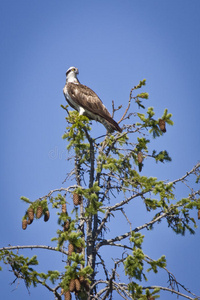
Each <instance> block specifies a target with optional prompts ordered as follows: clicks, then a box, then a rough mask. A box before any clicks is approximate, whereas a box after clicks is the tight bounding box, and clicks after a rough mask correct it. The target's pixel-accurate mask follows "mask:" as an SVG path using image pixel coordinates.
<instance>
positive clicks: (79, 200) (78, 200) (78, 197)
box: [73, 193, 83, 205]
mask: <svg viewBox="0 0 200 300" xmlns="http://www.w3.org/2000/svg"><path fill="white" fill-rule="evenodd" d="M82 201H83V197H82V196H81V195H79V194H77V193H74V194H73V202H74V205H80V204H81V203H82Z"/></svg>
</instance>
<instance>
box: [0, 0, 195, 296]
mask: <svg viewBox="0 0 200 300" xmlns="http://www.w3.org/2000/svg"><path fill="white" fill-rule="evenodd" d="M199 14H200V1H199V0H192V1H189V0H177V1H172V0H168V1H160V0H151V1H149V0H140V1H135V0H129V1H128V0H123V1H122V0H120V1H119V0H115V1H105V0H101V1H80V0H77V1H67V0H65V1H64V0H59V1H52V0H50V1H49V0H48V1H47V0H43V1H27V0H23V1H22V0H18V1H16V0H9V1H1V3H0V37H1V38H0V45H1V46H0V61H1V68H0V82H1V118H0V122H1V124H0V128H1V148H0V154H1V155H0V158H1V189H0V191H1V203H2V208H1V211H0V216H1V217H0V228H1V242H0V244H1V246H6V245H8V244H11V245H16V244H17V245H20V244H47V245H49V244H50V238H51V237H52V236H54V232H55V224H56V216H55V215H54V214H53V213H52V216H51V220H50V221H49V222H47V223H45V224H44V223H43V222H42V221H41V222H39V221H38V222H34V223H33V224H32V226H30V227H29V228H28V230H26V231H22V230H21V218H22V216H23V214H24V212H25V210H26V208H27V206H26V205H25V204H24V203H22V202H21V201H20V196H21V195H24V196H27V197H29V198H30V199H31V200H35V199H37V198H38V197H40V196H43V195H45V194H47V193H48V191H49V190H51V189H53V188H57V187H61V186H62V181H63V180H64V179H65V176H66V173H67V172H68V171H69V169H70V165H69V163H68V162H67V160H66V156H67V152H66V150H65V149H66V142H65V141H63V140H62V139H61V136H62V134H63V133H64V130H65V125H66V124H65V112H64V111H63V110H62V109H61V108H60V104H65V99H64V96H63V93H62V88H63V86H64V84H65V72H66V70H67V69H68V68H69V67H70V66H72V65H74V66H76V67H78V68H79V72H80V74H79V79H80V81H81V83H83V84H86V85H88V86H90V87H91V88H93V90H94V91H96V93H97V94H98V95H99V96H100V97H101V99H102V100H103V102H104V103H105V104H106V106H107V108H108V109H109V110H110V111H111V101H112V100H115V103H116V106H117V105H120V104H121V103H123V104H125V103H126V102H127V101H128V97H129V92H130V89H131V88H132V87H133V86H134V85H136V84H137V83H138V82H139V80H142V79H143V78H146V80H147V85H146V88H145V90H146V91H147V92H149V94H150V100H149V106H154V107H155V111H156V112H157V116H158V117H159V116H160V115H161V114H162V112H163V110H164V108H166V107H167V108H168V109H169V111H170V112H171V113H172V114H173V121H174V123H175V125H174V126H173V127H167V133H166V134H165V135H164V136H163V137H162V138H161V139H159V140H158V142H157V141H155V146H156V147H158V149H161V150H162V149H166V150H168V151H169V153H170V154H171V156H172V159H173V160H172V163H169V164H166V165H162V166H160V165H159V166H157V165H156V166H153V167H152V165H151V167H149V166H148V165H147V166H146V167H144V170H143V174H144V175H152V176H157V177H159V178H161V179H169V180H172V179H175V178H178V177H180V176H182V175H183V174H185V172H186V171H188V170H190V169H191V168H192V167H193V165H194V164H196V163H197V161H198V160H199V152H200V151H199V148H200V142H199V112H200V105H199V69H200V56H199V53H200V37H199V32H200V21H199ZM119 118H120V113H119V114H116V120H118V119H119ZM93 123H94V122H93ZM94 129H95V130H96V131H97V132H98V134H99V133H101V132H102V134H103V133H105V129H104V127H103V126H102V125H100V124H94ZM183 194H184V193H182V194H181V191H180V194H179V196H183ZM194 216H196V213H195V214H194ZM135 225H142V224H140V223H138V224H135ZM199 236H200V230H199V229H198V230H197V234H196V235H195V236H190V235H189V234H187V235H186V237H185V238H183V237H180V236H176V235H175V234H174V233H171V232H168V229H167V228H166V226H165V225H164V224H163V225H162V224H161V225H160V227H159V228H158V229H156V230H155V231H154V232H153V234H152V236H149V238H147V242H146V244H145V252H146V253H147V254H149V255H151V256H152V258H155V259H157V258H158V257H160V256H161V255H162V254H166V255H167V259H168V269H170V270H171V271H172V272H173V273H174V274H175V276H176V278H177V280H178V281H180V282H182V283H183V284H185V286H186V287H188V288H189V289H191V290H192V291H194V292H195V293H196V294H198V295H200V288H199V276H200V271H199V270H200V267H199V266H200V258H199ZM20 253H22V252H20ZM23 253H24V255H33V254H35V253H36V254H38V252H35V251H24V252H23ZM39 255H40V257H41V258H44V259H45V264H46V265H48V264H50V263H51V266H49V268H51V267H52V268H55V269H56V268H57V264H56V261H54V259H52V260H51V261H49V258H48V257H47V256H46V255H44V253H41V254H39ZM41 270H42V269H41ZM158 277H159V276H158ZM12 278H13V277H12V276H11V274H10V273H9V272H8V270H7V269H6V267H4V272H2V273H0V282H1V298H2V299H7V300H10V299H13V297H14V298H16V299H21V300H24V299H27V297H28V298H29V299H36V298H38V297H40V298H41V297H42V299H44V300H45V299H49V296H50V295H49V292H48V291H45V289H44V288H43V289H42V288H39V289H33V288H32V289H31V294H30V296H28V294H27V291H26V289H25V287H24V284H23V283H21V284H20V285H17V284H16V283H15V285H12V286H10V285H9V283H10V282H11V281H12ZM154 279H155V280H156V277H155V278H154V277H152V282H151V284H156V281H154ZM165 280H167V278H165ZM159 284H160V282H159ZM14 288H16V290H15V291H14V292H12V290H13V289H14ZM41 293H42V296H41ZM169 298H170V299H176V298H175V296H172V295H162V300H167V299H169ZM52 299H53V297H52Z"/></svg>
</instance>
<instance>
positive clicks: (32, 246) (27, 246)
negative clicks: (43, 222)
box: [0, 245, 68, 255]
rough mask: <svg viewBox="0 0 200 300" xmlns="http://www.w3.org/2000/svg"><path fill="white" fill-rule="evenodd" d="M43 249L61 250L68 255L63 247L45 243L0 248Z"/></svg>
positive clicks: (0, 249)
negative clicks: (59, 247)
mask: <svg viewBox="0 0 200 300" xmlns="http://www.w3.org/2000/svg"><path fill="white" fill-rule="evenodd" d="M37 248H39V249H45V250H52V251H57V252H61V253H63V254H65V255H68V251H65V250H63V249H58V248H56V247H51V246H45V245H23V246H8V247H2V248H0V251H2V250H15V249H18V250H19V249H37Z"/></svg>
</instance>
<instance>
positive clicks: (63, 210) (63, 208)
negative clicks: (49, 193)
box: [62, 203, 67, 213]
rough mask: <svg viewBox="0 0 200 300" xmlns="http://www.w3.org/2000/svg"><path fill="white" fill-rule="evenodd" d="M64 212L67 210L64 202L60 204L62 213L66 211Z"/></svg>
mask: <svg viewBox="0 0 200 300" xmlns="http://www.w3.org/2000/svg"><path fill="white" fill-rule="evenodd" d="M66 212H67V205H66V203H65V204H62V213H66Z"/></svg>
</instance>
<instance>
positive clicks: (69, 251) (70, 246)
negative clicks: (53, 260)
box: [68, 244, 74, 256]
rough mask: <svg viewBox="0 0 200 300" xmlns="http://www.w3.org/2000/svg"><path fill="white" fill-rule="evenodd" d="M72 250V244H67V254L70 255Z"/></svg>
mask: <svg viewBox="0 0 200 300" xmlns="http://www.w3.org/2000/svg"><path fill="white" fill-rule="evenodd" d="M72 252H74V245H72V244H69V246H68V255H69V256H71V255H72Z"/></svg>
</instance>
